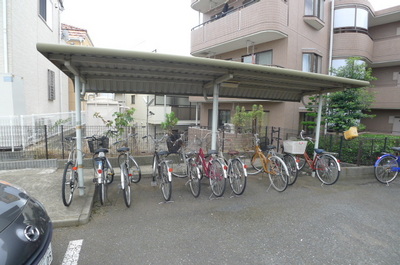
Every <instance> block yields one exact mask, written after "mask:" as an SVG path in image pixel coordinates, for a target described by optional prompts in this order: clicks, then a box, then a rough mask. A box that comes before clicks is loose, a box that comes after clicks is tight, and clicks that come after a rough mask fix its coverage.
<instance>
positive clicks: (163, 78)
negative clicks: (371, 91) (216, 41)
mask: <svg viewBox="0 0 400 265" xmlns="http://www.w3.org/2000/svg"><path fill="white" fill-rule="evenodd" d="M37 50H38V51H39V52H40V53H41V54H42V55H43V56H45V57H46V58H47V59H48V60H49V61H51V62H52V63H53V64H54V65H55V66H56V67H57V68H59V69H60V70H61V71H62V72H64V73H65V74H66V75H67V76H68V77H70V78H71V79H72V80H73V81H74V85H75V110H76V113H77V124H76V137H77V149H78V165H79V170H78V174H79V187H83V186H84V182H83V160H82V156H81V155H79V154H80V153H81V150H82V141H81V140H82V133H81V118H80V113H81V95H84V93H86V92H92V93H122V94H123V93H126V94H159V95H184V96H204V97H205V98H206V99H209V98H210V100H211V99H212V102H213V113H212V142H211V146H212V148H213V149H215V147H216V133H217V117H218V116H217V115H218V98H219V97H226V98H243V99H260V100H271V101H292V102H300V101H301V100H302V98H303V97H304V96H308V95H316V94H318V95H322V94H325V93H330V92H336V91H341V90H344V89H346V88H357V87H365V86H368V85H369V82H366V81H359V80H354V79H347V78H342V77H335V76H329V75H324V74H317V73H307V72H301V71H297V70H291V69H284V68H278V67H269V66H263V65H256V64H245V63H241V62H233V61H225V60H218V59H208V58H199V57H190V56H178V55H168V54H159V53H150V52H138V51H129V50H115V49H106V48H96V47H85V46H72V45H60V44H47V43H38V44H37ZM321 111H322V102H320V103H319V105H318V117H317V128H316V143H315V144H316V147H318V138H319V131H320V128H319V124H320V123H319V122H318V121H320V119H321ZM79 194H80V195H83V194H84V190H83V189H79Z"/></svg>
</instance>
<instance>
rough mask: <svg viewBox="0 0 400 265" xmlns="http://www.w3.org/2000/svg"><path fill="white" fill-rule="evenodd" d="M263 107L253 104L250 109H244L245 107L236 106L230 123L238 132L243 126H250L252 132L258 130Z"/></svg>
mask: <svg viewBox="0 0 400 265" xmlns="http://www.w3.org/2000/svg"><path fill="white" fill-rule="evenodd" d="M263 116H264V107H263V106H262V105H256V104H254V105H253V107H252V110H251V111H246V109H245V107H243V106H242V107H240V106H236V112H235V114H234V115H233V117H232V123H233V124H234V125H235V128H237V130H238V131H239V132H241V130H242V129H243V128H245V127H250V128H252V131H253V132H257V131H259V130H260V127H261V122H262V118H263Z"/></svg>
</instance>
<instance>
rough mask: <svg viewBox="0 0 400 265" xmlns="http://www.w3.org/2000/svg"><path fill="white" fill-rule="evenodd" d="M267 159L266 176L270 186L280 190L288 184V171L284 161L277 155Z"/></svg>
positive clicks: (284, 188)
mask: <svg viewBox="0 0 400 265" xmlns="http://www.w3.org/2000/svg"><path fill="white" fill-rule="evenodd" d="M268 159H269V163H268V164H269V168H268V177H269V180H270V181H271V185H272V187H274V189H275V190H277V191H279V192H282V191H284V190H286V188H287V186H288V178H289V172H288V169H287V167H286V164H285V162H284V161H283V160H282V158H280V157H278V156H271V157H269V158H268Z"/></svg>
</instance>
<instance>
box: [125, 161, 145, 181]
mask: <svg viewBox="0 0 400 265" xmlns="http://www.w3.org/2000/svg"><path fill="white" fill-rule="evenodd" d="M128 173H129V179H130V181H131V182H133V183H138V182H139V181H140V180H141V179H142V170H141V169H140V167H139V164H138V163H137V162H136V160H135V159H134V158H133V156H129V160H128Z"/></svg>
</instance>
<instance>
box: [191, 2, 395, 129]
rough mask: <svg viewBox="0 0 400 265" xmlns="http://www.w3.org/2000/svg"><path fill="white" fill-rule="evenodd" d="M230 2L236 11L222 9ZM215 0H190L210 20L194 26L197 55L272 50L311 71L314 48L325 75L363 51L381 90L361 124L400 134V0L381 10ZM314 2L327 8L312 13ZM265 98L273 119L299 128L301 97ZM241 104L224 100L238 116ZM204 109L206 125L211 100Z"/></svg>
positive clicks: (286, 63)
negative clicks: (335, 64) (297, 100)
mask: <svg viewBox="0 0 400 265" xmlns="http://www.w3.org/2000/svg"><path fill="white" fill-rule="evenodd" d="M226 2H227V4H228V6H229V7H230V9H229V11H228V13H225V14H223V13H221V12H222V9H223V7H224V5H225V3H226ZM212 3H213V4H211V2H210V1H209V0H191V6H192V8H193V9H195V10H198V11H199V12H200V13H201V14H202V16H203V22H204V23H203V24H201V25H198V26H196V27H194V28H193V29H192V32H191V38H192V39H191V40H192V43H191V53H192V55H193V56H199V57H209V58H215V59H223V60H234V61H243V60H244V59H243V58H244V57H246V56H251V55H254V56H257V54H260V53H265V52H268V53H270V54H272V61H270V62H269V63H268V64H270V65H272V66H277V67H284V68H290V69H295V70H304V64H303V58H304V57H303V55H304V54H312V56H315V57H318V58H319V60H320V61H319V64H320V65H318V69H319V70H318V72H320V73H323V74H328V73H329V67H330V65H331V62H339V61H341V60H343V59H346V58H348V57H354V56H359V57H362V58H363V60H365V61H366V62H367V63H368V64H369V65H370V66H371V67H372V68H373V75H374V76H376V77H377V78H378V80H376V81H373V82H372V83H373V85H374V87H373V88H371V89H370V90H371V93H375V101H374V103H373V106H372V113H373V114H376V118H374V119H370V120H365V121H362V123H363V124H365V125H367V130H369V131H376V132H384V133H394V134H400V131H397V129H395V128H400V124H394V122H396V118H400V93H399V92H400V74H399V72H400V3H399V6H396V7H392V8H388V9H385V10H379V11H375V10H374V9H373V7H372V5H371V4H370V3H369V2H368V1H367V0H335V1H333V0H325V1H324V0H296V1H293V0H289V1H286V0H255V1H249V0H235V1H234V0H229V1H226V0H214V1H212ZM311 4H314V5H315V6H318V4H320V5H321V8H320V9H318V8H314V9H313V10H311V11H310V9H307V7H308V6H310V5H311ZM332 9H333V10H332ZM310 12H311V13H312V14H310ZM348 12H350V13H351V12H354V14H355V15H354V16H355V18H357V20H356V19H354V21H356V22H354V23H355V24H354V25H351V23H353V21H352V19H349V16H348V15H347V14H348ZM344 14H345V15H344ZM332 15H333V16H334V24H333V25H332V21H333V19H332ZM253 63H254V62H253ZM243 104H245V103H243ZM262 104H263V105H264V109H265V110H267V111H268V117H269V118H268V121H266V122H267V123H268V124H266V125H270V126H280V127H285V128H289V129H300V127H301V125H300V123H301V121H302V120H303V119H304V117H305V116H304V112H305V108H304V106H303V105H302V104H301V103H288V102H280V103H279V102H274V103H272V102H262ZM236 105H240V103H238V102H235V103H233V102H232V103H231V105H229V104H228V103H226V102H225V103H224V105H223V106H224V108H225V109H229V110H231V113H232V115H233V113H234V106H236ZM247 105H251V104H247ZM202 107H203V108H205V110H202V113H203V115H204V116H206V117H203V116H202V117H201V120H202V122H203V125H206V124H204V123H207V120H208V117H207V109H209V108H211V106H209V105H208V104H206V103H203V105H202ZM282 113H284V114H285V116H284V117H285V118H284V119H283V118H282ZM397 120H399V119H397Z"/></svg>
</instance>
